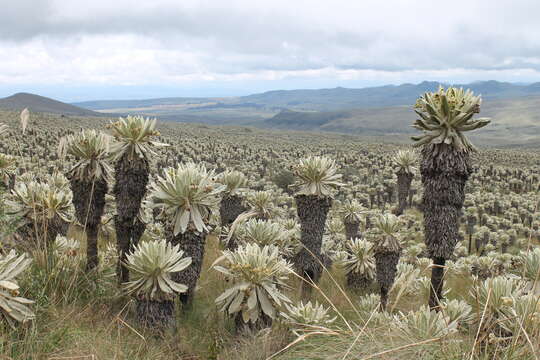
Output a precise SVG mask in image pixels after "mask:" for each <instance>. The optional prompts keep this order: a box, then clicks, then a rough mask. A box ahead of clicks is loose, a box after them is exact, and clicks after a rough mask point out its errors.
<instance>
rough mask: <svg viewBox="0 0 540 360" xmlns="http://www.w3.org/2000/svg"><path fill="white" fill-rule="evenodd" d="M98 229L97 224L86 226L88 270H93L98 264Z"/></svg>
mask: <svg viewBox="0 0 540 360" xmlns="http://www.w3.org/2000/svg"><path fill="white" fill-rule="evenodd" d="M98 231H99V228H98V226H97V225H94V224H92V225H88V226H87V227H86V270H87V271H91V270H94V269H95V268H97V266H98Z"/></svg>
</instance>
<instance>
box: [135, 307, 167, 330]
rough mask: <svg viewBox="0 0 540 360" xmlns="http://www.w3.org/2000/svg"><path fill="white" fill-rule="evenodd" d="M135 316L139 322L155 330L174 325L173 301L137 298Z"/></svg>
mask: <svg viewBox="0 0 540 360" xmlns="http://www.w3.org/2000/svg"><path fill="white" fill-rule="evenodd" d="M136 316H137V320H138V321H139V323H140V324H141V325H142V326H144V327H147V328H151V329H154V330H157V331H162V330H166V329H169V328H173V327H174V326H175V312H174V301H171V300H166V301H153V300H137V308H136Z"/></svg>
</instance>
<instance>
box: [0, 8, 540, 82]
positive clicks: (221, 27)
mask: <svg viewBox="0 0 540 360" xmlns="http://www.w3.org/2000/svg"><path fill="white" fill-rule="evenodd" d="M2 2H5V4H1V3H2ZM0 6H1V8H2V10H3V12H4V15H3V20H4V21H3V22H2V23H0V54H3V55H2V56H0V68H1V69H2V72H1V73H0V82H2V83H3V84H77V85H84V84H93V85H96V84H97V85H100V84H101V85H133V86H137V85H147V84H164V85H174V84H193V83H195V82H197V81H200V82H202V83H207V84H208V86H209V87H211V86H212V83H213V82H238V81H240V82H250V81H253V82H255V81H262V82H271V81H277V80H280V81H282V82H280V83H279V84H280V85H283V84H284V82H283V81H289V84H290V85H291V86H293V84H294V83H295V81H299V80H306V81H311V80H317V81H316V82H315V83H316V84H321V83H322V82H323V80H324V83H331V81H334V82H335V83H336V84H341V83H343V82H347V81H357V82H358V83H359V84H362V83H365V84H368V83H369V84H372V83H380V84H382V83H386V82H392V83H400V82H406V81H415V82H416V81H421V80H423V79H437V80H447V81H448V80H450V81H452V80H455V81H460V80H475V79H486V78H488V79H489V78H495V79H501V80H510V81H538V80H540V24H539V23H538V21H537V14H538V13H540V2H538V1H536V0H514V1H507V0H491V1H488V0H476V1H466V0H455V1H452V2H451V3H448V2H444V3H443V2H426V1H413V0H393V1H386V2H381V1H374V0H362V1H349V0H334V1H326V0H309V1H308V0H292V1H291V0H287V1H285V0H273V1H250V0H232V1H227V2H224V1H217V0H216V1H191V0H183V1H181V2H180V1H177V0H154V1H143V2H134V1H132V0H116V1H110V0H107V1H105V0H94V1H92V2H87V1H86V0H81V1H79V0H50V1H47V0H17V1H12V0H0ZM315 86H316V85H315ZM269 87H272V86H271V85H270V84H269ZM293 87H294V86H293ZM246 91H249V90H246Z"/></svg>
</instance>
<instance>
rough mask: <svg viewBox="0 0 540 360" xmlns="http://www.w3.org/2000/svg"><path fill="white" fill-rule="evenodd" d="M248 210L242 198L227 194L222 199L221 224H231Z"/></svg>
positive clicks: (220, 207) (220, 209)
mask: <svg viewBox="0 0 540 360" xmlns="http://www.w3.org/2000/svg"><path fill="white" fill-rule="evenodd" d="M244 211H246V207H245V206H244V205H242V198H241V197H240V196H238V195H226V196H224V197H223V199H221V203H220V205H219V215H220V217H221V226H229V225H231V224H232V223H233V222H234V220H236V218H237V217H238V215H240V214H241V213H243V212H244Z"/></svg>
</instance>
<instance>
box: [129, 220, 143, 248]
mask: <svg viewBox="0 0 540 360" xmlns="http://www.w3.org/2000/svg"><path fill="white" fill-rule="evenodd" d="M145 231H146V224H145V223H144V222H143V221H141V219H139V217H136V218H135V223H134V224H133V230H132V231H131V247H130V250H129V251H130V252H131V251H133V249H134V248H135V246H137V245H139V241H140V240H141V238H142V236H143V234H144V232H145Z"/></svg>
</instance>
